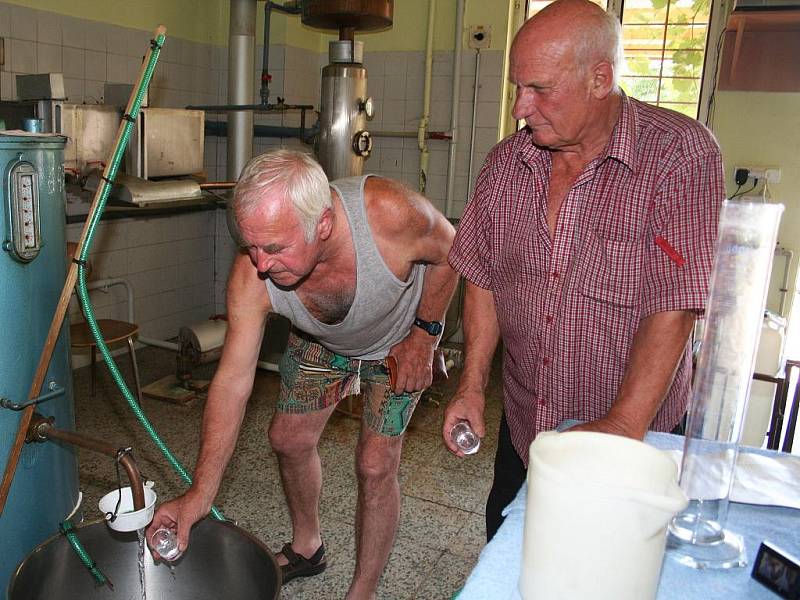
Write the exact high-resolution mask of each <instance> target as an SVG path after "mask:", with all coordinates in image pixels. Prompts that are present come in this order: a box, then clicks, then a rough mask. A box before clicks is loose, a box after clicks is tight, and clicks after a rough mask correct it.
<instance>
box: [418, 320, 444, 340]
mask: <svg viewBox="0 0 800 600" xmlns="http://www.w3.org/2000/svg"><path fill="white" fill-rule="evenodd" d="M414 325H416V326H417V327H419V328H420V329H424V330H425V331H426V332H428V335H433V336H437V335H439V334H440V333H442V329H444V325H442V324H441V323H440V322H439V321H423V320H422V319H420V318H419V317H417V318H416V319H414Z"/></svg>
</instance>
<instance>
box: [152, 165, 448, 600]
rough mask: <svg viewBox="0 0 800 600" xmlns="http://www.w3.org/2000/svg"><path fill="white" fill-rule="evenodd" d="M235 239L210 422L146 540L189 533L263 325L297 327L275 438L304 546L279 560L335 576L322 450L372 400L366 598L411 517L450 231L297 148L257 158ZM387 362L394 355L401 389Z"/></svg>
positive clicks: (361, 463) (241, 187) (362, 504)
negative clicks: (330, 431)
mask: <svg viewBox="0 0 800 600" xmlns="http://www.w3.org/2000/svg"><path fill="white" fill-rule="evenodd" d="M231 215H232V217H233V218H232V220H233V222H234V225H235V229H236V230H237V233H238V235H237V236H236V237H237V238H238V240H237V241H238V242H239V244H240V246H241V247H242V249H243V250H244V251H245V252H242V253H241V254H240V255H239V256H237V257H236V259H235V261H234V264H233V267H232V269H231V274H230V277H229V279H228V290H227V309H228V332H227V336H226V339H225V347H224V350H223V354H222V358H221V360H220V364H219V368H218V369H217V372H216V374H215V376H214V380H213V382H212V384H211V388H210V390H209V395H208V401H207V405H206V408H205V413H204V417H203V433H202V441H201V446H200V454H199V457H198V461H197V467H196V470H195V480H194V483H193V485H192V486H191V487H190V488H189V490H188V491H187V492H186V493H185V494H184V495H182V496H180V497H178V498H176V499H174V500H172V501H170V502H168V503H166V504H164V505H162V506H161V507H160V508H159V510H158V512H157V513H156V516H155V518H154V519H153V522H152V524H151V525H150V527H149V528H148V539H149V535H151V534H152V532H153V531H155V529H157V528H158V527H160V526H166V527H171V528H175V529H177V532H178V543H179V546H180V548H181V549H182V550H183V549H184V548H186V547H187V545H188V543H189V530H190V528H191V526H192V525H193V524H194V523H195V522H196V521H197V520H198V519H200V518H202V517H204V516H205V515H206V514H207V513H208V511H209V510H210V507H211V505H212V502H213V500H214V497H215V496H216V494H217V491H218V489H219V485H220V482H221V480H222V475H223V471H224V470H225V466H226V465H227V463H228V460H229V459H230V457H231V454H232V453H233V449H234V446H235V444H236V439H237V436H238V433H239V428H240V426H241V423H242V418H243V416H244V412H245V405H246V403H247V400H248V398H249V396H250V393H251V390H252V387H253V378H254V373H255V368H256V361H257V360H258V353H259V349H260V347H261V340H262V337H263V333H264V326H265V323H266V320H267V315H268V314H269V313H270V312H276V313H279V314H281V315H284V316H285V317H287V318H289V319H290V320H291V321H292V322H293V324H294V326H295V328H296V330H295V332H294V333H293V334H292V335H291V336H290V338H289V342H288V346H287V349H286V353H285V355H284V358H283V360H282V362H281V369H280V370H281V391H280V397H279V399H278V405H277V412H276V413H275V416H274V417H273V420H272V424H271V425H270V429H269V440H270V444H271V446H272V449H273V450H274V451H275V453H276V454H277V457H278V464H279V467H280V473H281V479H282V482H283V488H284V492H285V494H286V501H287V504H288V506H289V513H290V515H291V519H292V528H293V539H292V541H291V542H290V543H287V544H286V545H285V546H284V547H283V549H282V550H281V552H280V553H279V554H278V562H279V563H280V564H281V569H282V571H283V580H284V581H289V580H291V579H293V578H295V577H306V576H310V575H316V574H318V573H321V572H322V571H323V570H324V569H325V566H326V559H325V548H324V546H323V544H322V539H321V534H320V522H319V510H318V509H319V498H320V489H321V486H322V472H321V464H320V458H319V454H318V453H317V442H318V441H319V438H320V435H321V434H322V430H323V428H324V427H325V424H326V422H327V421H328V418H329V417H330V416H331V413H332V412H333V410H334V408H335V407H336V404H337V403H338V402H339V401H340V400H341V399H342V398H344V397H346V396H348V395H350V394H356V393H359V391H361V393H362V395H363V406H364V410H363V417H362V426H361V433H360V437H359V441H358V447H357V449H356V471H357V475H358V506H357V509H356V553H357V555H356V567H355V575H354V577H353V580H352V582H351V585H350V589H349V591H348V594H347V598H349V599H370V598H374V597H375V589H376V587H377V585H378V580H379V578H380V576H381V572H382V571H383V568H384V566H385V565H386V561H387V560H388V557H389V552H390V551H391V548H392V544H393V543H394V535H395V531H396V529H397V524H398V520H399V511H400V487H399V483H398V480H397V472H398V467H399V463H400V450H401V446H402V441H403V432H404V431H405V428H406V425H408V422H409V420H410V418H411V415H412V413H413V411H414V407H415V406H416V403H417V400H418V399H419V396H420V393H421V391H422V390H424V389H425V388H426V387H427V386H429V385H430V383H431V364H432V358H433V352H434V349H435V347H436V345H437V343H438V340H439V337H440V334H441V330H442V324H441V322H442V320H443V317H444V314H445V311H446V309H447V305H448V303H449V301H450V298H451V296H452V293H453V289H454V287H455V284H456V279H457V276H456V274H455V272H454V271H453V270H452V269H451V268H450V266H449V265H448V263H447V253H448V251H449V249H450V246H451V244H452V240H453V235H454V231H453V228H452V226H451V225H450V223H449V222H448V221H447V220H446V219H445V218H444V216H443V215H441V214H440V213H439V212H437V211H436V209H434V208H433V206H431V204H430V203H429V202H428V201H427V200H426V199H425V198H423V197H422V196H420V195H419V194H416V193H414V192H412V191H411V190H409V189H407V188H405V187H403V186H401V185H400V184H398V183H395V182H393V181H389V180H387V179H381V178H378V177H370V176H364V177H352V178H348V179H342V180H339V181H336V182H333V183H331V184H329V183H328V180H327V178H326V177H325V174H324V172H323V171H322V168H321V167H320V166H319V164H317V163H316V162H315V161H314V160H313V159H312V158H311V157H309V156H307V155H305V154H302V153H299V152H293V151H288V150H278V151H274V152H270V153H267V154H262V155H261V156H258V157H256V158H254V159H253V160H251V161H250V163H249V164H248V165H247V166H246V167H245V169H244V171H243V173H242V176H241V178H240V180H239V182H238V184H237V185H236V190H235V192H234V198H233V203H232V207H231ZM387 357H392V358H393V359H394V360H395V361H396V365H397V369H396V377H395V381H394V386H393V387H390V384H389V377H388V375H387V360H386V359H387Z"/></svg>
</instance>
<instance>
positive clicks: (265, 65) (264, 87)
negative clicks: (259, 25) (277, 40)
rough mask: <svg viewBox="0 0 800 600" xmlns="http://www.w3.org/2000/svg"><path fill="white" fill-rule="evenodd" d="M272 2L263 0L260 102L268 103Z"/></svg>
mask: <svg viewBox="0 0 800 600" xmlns="http://www.w3.org/2000/svg"><path fill="white" fill-rule="evenodd" d="M271 8H272V2H270V1H269V0H267V1H266V2H264V48H263V52H262V53H261V103H262V104H269V82H270V79H271V77H270V75H269V28H270V13H271V10H270V9H271Z"/></svg>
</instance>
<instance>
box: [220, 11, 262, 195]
mask: <svg viewBox="0 0 800 600" xmlns="http://www.w3.org/2000/svg"><path fill="white" fill-rule="evenodd" d="M230 21H231V22H230V33H229V37H228V104H251V103H252V102H253V91H254V90H253V87H254V85H253V72H254V70H255V39H256V2H254V0H231V15H230ZM252 156H253V113H252V111H247V110H232V111H230V112H228V165H227V173H228V175H227V179H228V181H236V180H238V179H239V174H240V173H241V172H242V169H243V168H244V166H245V164H247V161H248V160H250V158H251V157H252Z"/></svg>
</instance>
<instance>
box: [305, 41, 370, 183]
mask: <svg viewBox="0 0 800 600" xmlns="http://www.w3.org/2000/svg"><path fill="white" fill-rule="evenodd" d="M363 48H364V46H363V43H362V42H352V41H346V40H345V41H333V42H330V61H331V64H329V65H327V66H326V67H325V68H324V69H322V93H321V95H320V115H319V126H320V128H319V138H318V142H317V158H318V159H319V163H320V164H321V165H322V168H323V170H324V171H325V174H326V175H327V176H328V179H331V180H334V179H339V178H341V177H350V176H353V175H361V172H362V170H363V169H364V159H365V158H367V157H368V156H369V154H370V152H371V150H372V139H371V138H370V134H369V132H368V131H367V129H366V128H367V117H371V116H372V110H373V108H372V99H371V98H368V97H367V70H366V69H365V68H364V66H363V65H362V64H361V61H362V60H363V58H362V56H363V53H364V49H363Z"/></svg>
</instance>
